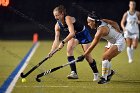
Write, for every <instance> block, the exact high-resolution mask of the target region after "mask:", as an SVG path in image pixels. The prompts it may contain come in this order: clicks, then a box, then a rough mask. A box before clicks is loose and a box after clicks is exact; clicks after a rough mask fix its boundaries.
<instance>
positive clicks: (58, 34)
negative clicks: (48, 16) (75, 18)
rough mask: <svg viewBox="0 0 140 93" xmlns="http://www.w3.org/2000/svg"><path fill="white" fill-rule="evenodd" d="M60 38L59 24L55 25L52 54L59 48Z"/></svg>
mask: <svg viewBox="0 0 140 93" xmlns="http://www.w3.org/2000/svg"><path fill="white" fill-rule="evenodd" d="M59 37H60V28H59V26H58V24H57V23H56V24H55V39H54V41H53V44H52V48H51V51H50V52H52V51H54V50H55V49H56V48H57V47H58V44H59Z"/></svg>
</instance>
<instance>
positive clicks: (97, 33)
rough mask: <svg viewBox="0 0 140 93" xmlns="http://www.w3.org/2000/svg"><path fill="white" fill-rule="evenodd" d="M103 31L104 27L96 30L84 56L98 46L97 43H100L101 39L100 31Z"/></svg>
mask: <svg viewBox="0 0 140 93" xmlns="http://www.w3.org/2000/svg"><path fill="white" fill-rule="evenodd" d="M103 30H105V29H104V27H100V28H98V29H97V32H96V34H95V37H94V39H93V41H92V43H91V45H90V47H89V48H88V49H87V50H86V52H85V53H84V56H85V55H88V54H90V53H91V51H92V50H93V49H94V48H95V46H96V45H97V44H98V42H99V41H100V39H101V37H102V31H103Z"/></svg>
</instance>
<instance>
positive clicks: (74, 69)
mask: <svg viewBox="0 0 140 93" xmlns="http://www.w3.org/2000/svg"><path fill="white" fill-rule="evenodd" d="M73 60H75V58H74V56H68V61H69V62H71V61H73ZM70 68H71V71H74V72H75V73H77V71H76V65H75V63H72V64H70Z"/></svg>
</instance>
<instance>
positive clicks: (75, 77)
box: [67, 71, 78, 79]
mask: <svg viewBox="0 0 140 93" xmlns="http://www.w3.org/2000/svg"><path fill="white" fill-rule="evenodd" d="M67 78H68V79H78V75H77V74H76V73H75V72H74V71H71V73H70V75H68V76H67Z"/></svg>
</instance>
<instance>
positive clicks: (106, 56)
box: [102, 55, 111, 60]
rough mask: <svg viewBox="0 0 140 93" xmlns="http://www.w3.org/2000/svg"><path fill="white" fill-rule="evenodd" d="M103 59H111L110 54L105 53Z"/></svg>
mask: <svg viewBox="0 0 140 93" xmlns="http://www.w3.org/2000/svg"><path fill="white" fill-rule="evenodd" d="M102 59H103V60H111V58H110V55H103V56H102Z"/></svg>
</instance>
